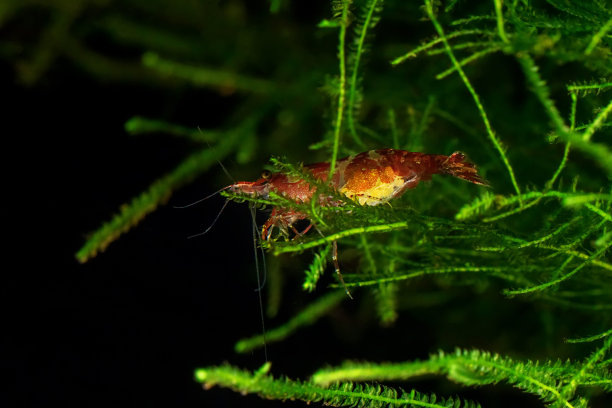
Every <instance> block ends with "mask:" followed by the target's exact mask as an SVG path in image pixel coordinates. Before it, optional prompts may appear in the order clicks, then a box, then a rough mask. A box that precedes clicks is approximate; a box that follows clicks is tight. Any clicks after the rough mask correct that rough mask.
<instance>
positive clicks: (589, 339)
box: [566, 329, 612, 343]
mask: <svg viewBox="0 0 612 408" xmlns="http://www.w3.org/2000/svg"><path fill="white" fill-rule="evenodd" d="M610 335H612V329H610V330H606V331H605V332H602V333H598V334H595V335H593V336H588V337H580V338H575V339H567V340H566V341H567V342H568V343H589V342H592V341H596V340H599V339H603V338H605V337H608V336H610Z"/></svg>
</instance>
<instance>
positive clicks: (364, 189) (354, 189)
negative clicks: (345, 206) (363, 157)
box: [340, 166, 406, 205]
mask: <svg viewBox="0 0 612 408" xmlns="http://www.w3.org/2000/svg"><path fill="white" fill-rule="evenodd" d="M405 182H406V181H405V179H404V178H403V177H400V176H398V175H397V174H396V173H395V171H394V170H393V168H391V166H385V167H380V166H374V167H371V168H367V167H362V168H361V169H356V170H353V172H351V174H349V175H348V177H347V182H346V184H345V185H344V186H342V188H341V189H340V192H341V193H343V194H344V195H346V196H347V197H350V198H352V199H354V200H357V202H359V204H361V205H378V204H381V203H384V202H386V201H389V199H391V198H392V197H393V196H394V194H395V192H396V191H398V190H399V189H400V188H401V187H402V186H403V185H404V184H405Z"/></svg>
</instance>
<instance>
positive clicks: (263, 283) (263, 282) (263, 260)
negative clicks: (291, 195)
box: [250, 204, 268, 292]
mask: <svg viewBox="0 0 612 408" xmlns="http://www.w3.org/2000/svg"><path fill="white" fill-rule="evenodd" d="M250 210H251V219H252V220H253V221H252V222H253V245H255V248H257V236H258V235H257V227H256V226H257V221H256V220H255V205H254V204H252V205H250ZM259 249H261V264H262V266H263V279H262V280H261V282H260V281H259V277H258V278H257V284H258V285H259V286H258V287H257V289H255V292H261V290H262V289H263V288H264V286H266V281H267V278H268V268H267V267H266V254H265V252H264V249H263V247H262V246H260V247H259ZM258 259H259V258H258V257H257V249H255V266H257V269H258V271H259V265H258V263H257V262H258Z"/></svg>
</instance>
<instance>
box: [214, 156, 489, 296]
mask: <svg viewBox="0 0 612 408" xmlns="http://www.w3.org/2000/svg"><path fill="white" fill-rule="evenodd" d="M304 168H305V170H306V171H308V172H310V173H311V174H312V176H313V177H314V178H315V179H317V180H321V181H322V182H324V183H327V184H329V185H330V186H331V187H332V188H333V189H335V190H336V191H338V192H340V193H341V194H344V195H345V196H347V197H348V198H350V199H352V200H355V201H356V202H358V203H359V204H360V205H370V206H374V205H380V204H384V203H387V202H388V201H390V200H392V199H394V198H397V197H400V196H401V195H403V194H404V193H405V192H406V191H407V190H409V189H411V188H415V187H416V186H417V185H418V184H419V183H420V182H421V181H427V180H430V179H431V177H432V175H434V174H449V175H451V176H454V177H457V178H460V179H463V180H466V181H469V182H471V183H474V184H479V185H483V186H488V183H487V182H486V181H485V180H484V179H483V178H482V177H480V176H479V175H478V170H477V168H476V166H475V165H474V164H472V163H470V162H468V161H466V158H465V155H464V154H463V153H461V152H455V153H453V154H451V155H450V156H445V155H440V154H425V153H415V152H408V151H406V150H397V149H380V150H370V151H367V152H363V153H359V154H357V155H354V156H348V157H345V158H342V159H339V160H338V161H337V162H336V170H335V171H334V174H333V175H332V177H331V180H328V177H329V168H330V164H329V163H328V162H321V163H314V164H310V165H307V166H304ZM225 189H227V190H229V191H231V192H234V193H239V194H246V195H249V196H254V197H260V198H264V199H267V198H269V196H270V193H271V192H274V193H276V194H279V195H282V196H284V197H286V198H288V199H290V200H293V201H295V202H301V203H303V202H309V201H310V200H311V199H312V197H313V195H314V194H315V193H316V187H314V186H312V185H310V184H309V183H308V182H307V181H305V180H302V179H297V178H292V177H290V176H288V175H286V174H283V173H269V172H264V174H262V177H261V178H260V179H259V180H256V181H240V182H237V183H234V184H232V185H229V186H227V187H225ZM319 203H320V204H321V205H323V206H338V205H340V203H338V201H337V200H336V201H334V200H333V199H331V198H330V197H325V196H320V197H319ZM307 218H308V215H307V214H305V213H302V212H300V211H297V210H295V209H290V208H280V207H275V208H273V209H272V213H271V214H270V217H269V218H268V220H267V221H266V222H265V223H264V225H263V227H262V229H261V238H262V239H263V240H266V241H268V240H270V238H271V237H272V232H273V229H274V228H275V227H276V228H278V229H280V230H281V231H282V232H283V233H285V234H286V233H287V232H288V230H289V229H292V230H293V232H294V233H295V234H296V236H301V235H303V234H305V233H306V232H308V230H309V229H310V228H311V227H312V225H313V224H312V223H311V224H310V225H309V226H308V227H307V228H306V229H305V230H304V231H302V232H299V231H297V229H296V228H295V227H294V224H295V223H296V222H297V221H300V220H304V219H307ZM333 249H334V251H333V256H332V258H333V260H334V266H335V268H336V272H337V274H338V277H339V278H340V281H341V282H342V284H343V285H344V281H343V279H342V275H341V274H340V269H339V266H338V263H337V245H336V242H334V246H333ZM345 290H346V286H345ZM347 294H348V295H349V296H350V293H349V292H348V290H347Z"/></svg>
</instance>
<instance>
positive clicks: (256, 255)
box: [249, 204, 268, 363]
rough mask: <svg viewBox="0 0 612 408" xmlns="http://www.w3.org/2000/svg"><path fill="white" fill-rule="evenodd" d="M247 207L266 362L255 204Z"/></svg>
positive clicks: (265, 351)
mask: <svg viewBox="0 0 612 408" xmlns="http://www.w3.org/2000/svg"><path fill="white" fill-rule="evenodd" d="M249 209H250V210H251V218H252V220H253V223H252V225H253V251H254V253H255V271H256V272H257V290H256V292H257V297H258V298H259V313H260V316H261V331H262V337H263V349H264V356H265V358H266V363H267V362H268V347H267V344H266V324H265V318H264V310H263V299H262V295H261V289H262V287H263V285H262V283H261V279H260V276H259V256H258V255H259V254H258V253H257V223H256V222H255V206H254V205H253V204H251V205H249ZM263 259H264V261H263V264H264V265H265V258H263Z"/></svg>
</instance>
